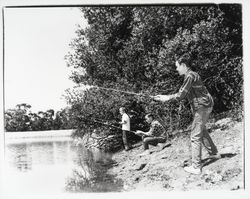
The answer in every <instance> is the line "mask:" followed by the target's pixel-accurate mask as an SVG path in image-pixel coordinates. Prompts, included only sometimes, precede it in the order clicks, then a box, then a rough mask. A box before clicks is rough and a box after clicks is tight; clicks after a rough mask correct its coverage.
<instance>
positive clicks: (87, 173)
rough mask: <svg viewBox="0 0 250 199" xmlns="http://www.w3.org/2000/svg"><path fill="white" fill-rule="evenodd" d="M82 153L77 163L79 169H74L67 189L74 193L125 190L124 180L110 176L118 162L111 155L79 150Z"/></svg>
mask: <svg viewBox="0 0 250 199" xmlns="http://www.w3.org/2000/svg"><path fill="white" fill-rule="evenodd" d="M78 150H81V151H82V153H78V154H81V155H80V156H79V158H78V159H77V160H76V161H75V162H76V164H77V165H78V167H77V168H76V169H74V171H73V174H72V177H70V178H68V180H67V186H66V189H67V190H68V191H74V192H82V191H83V192H114V191H121V190H122V188H123V182H122V180H119V179H116V178H115V176H114V175H111V174H108V172H107V171H108V169H110V168H111V167H112V166H113V165H114V164H116V162H114V161H113V160H112V159H111V155H110V154H105V153H102V152H101V151H98V150H97V151H89V150H84V149H82V148H78Z"/></svg>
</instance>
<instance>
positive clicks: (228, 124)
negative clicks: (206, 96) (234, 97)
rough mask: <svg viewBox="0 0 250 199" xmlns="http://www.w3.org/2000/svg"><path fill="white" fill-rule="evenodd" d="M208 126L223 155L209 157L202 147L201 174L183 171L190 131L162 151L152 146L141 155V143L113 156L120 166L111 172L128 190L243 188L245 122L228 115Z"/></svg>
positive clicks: (175, 138) (179, 136) (172, 141)
mask: <svg viewBox="0 0 250 199" xmlns="http://www.w3.org/2000/svg"><path fill="white" fill-rule="evenodd" d="M208 126H210V127H209V128H210V129H211V133H210V135H211V137H212V139H213V140H214V142H215V144H216V146H217V147H218V150H219V152H220V154H221V155H222V158H221V159H218V160H216V161H211V159H210V160H209V159H206V157H207V156H208V154H207V153H206V152H205V150H203V155H202V157H203V158H202V159H203V163H204V167H203V170H202V174H200V175H193V174H189V173H186V172H185V171H184V170H183V167H184V166H185V165H187V164H189V163H190V154H191V148H190V138H189V133H188V132H187V133H182V134H178V136H177V135H176V136H175V137H174V138H173V139H172V140H171V141H170V143H171V145H170V146H169V147H167V148H165V149H163V150H161V149H160V147H159V146H156V147H153V146H152V147H151V148H150V151H151V154H150V155H145V156H139V154H140V153H142V152H143V148H142V145H141V144H138V145H137V146H135V148H133V149H132V150H130V151H128V152H127V151H121V152H118V153H116V154H115V155H114V156H113V159H114V160H115V161H116V162H117V165H115V166H114V167H113V168H112V169H111V170H110V173H112V174H116V175H117V178H120V179H122V180H123V181H124V184H125V185H124V189H125V191H166V190H169V191H171V190H177V191H186V190H238V189H244V164H243V160H244V157H243V149H244V148H243V146H244V143H243V140H244V139H243V134H244V131H243V123H242V122H234V121H232V120H231V119H230V118H226V119H222V120H219V121H217V122H216V123H215V124H212V125H211V124H210V125H209V124H208Z"/></svg>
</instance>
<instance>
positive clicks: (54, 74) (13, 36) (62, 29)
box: [4, 7, 86, 112]
mask: <svg viewBox="0 0 250 199" xmlns="http://www.w3.org/2000/svg"><path fill="white" fill-rule="evenodd" d="M77 24H80V25H81V26H82V27H84V26H86V21H85V20H84V18H83V16H82V13H81V12H80V10H79V9H78V8H70V7H56V8H52V7H45V8H42V7H40V8H5V10H4V36H5V43H4V55H5V56H4V91H5V93H4V94H5V95H4V97H5V110H6V109H9V108H14V107H15V106H16V105H17V104H19V103H28V104H30V105H31V106H32V108H31V111H33V112H38V111H46V110H48V109H54V110H56V111H58V110H60V109H62V108H64V107H65V106H66V102H65V100H64V98H63V97H62V94H63V93H64V91H65V89H67V88H72V87H73V86H74V83H73V82H72V81H71V80H69V75H70V74H71V68H69V67H67V65H66V60H65V59H64V56H65V55H66V54H67V53H68V51H69V50H70V48H69V43H70V42H71V40H72V39H73V38H74V37H75V36H76V34H75V31H76V29H77Z"/></svg>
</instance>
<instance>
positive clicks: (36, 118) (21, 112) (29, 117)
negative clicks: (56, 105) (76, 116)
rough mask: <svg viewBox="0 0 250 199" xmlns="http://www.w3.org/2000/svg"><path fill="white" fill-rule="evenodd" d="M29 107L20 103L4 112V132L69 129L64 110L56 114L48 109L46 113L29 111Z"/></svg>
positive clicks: (67, 118) (68, 121) (69, 125)
mask: <svg viewBox="0 0 250 199" xmlns="http://www.w3.org/2000/svg"><path fill="white" fill-rule="evenodd" d="M30 108H31V105H29V104H26V103H22V104H17V105H16V108H15V109H9V110H6V111H5V117H4V118H5V130H6V131H42V130H59V129H71V128H72V126H71V124H70V120H69V117H68V114H67V111H66V109H64V110H62V111H58V112H56V116H55V118H53V117H54V110H53V109H49V110H47V111H46V112H43V111H39V112H38V113H33V112H31V111H30Z"/></svg>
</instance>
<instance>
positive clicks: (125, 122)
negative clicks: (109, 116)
mask: <svg viewBox="0 0 250 199" xmlns="http://www.w3.org/2000/svg"><path fill="white" fill-rule="evenodd" d="M119 111H120V114H121V115H122V121H121V122H120V124H121V125H122V140H123V144H124V148H125V150H126V151H128V150H130V149H131V148H132V147H131V145H130V144H128V132H129V131H130V118H129V116H128V114H127V113H126V112H125V108H124V107H121V108H120V109H119Z"/></svg>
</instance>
